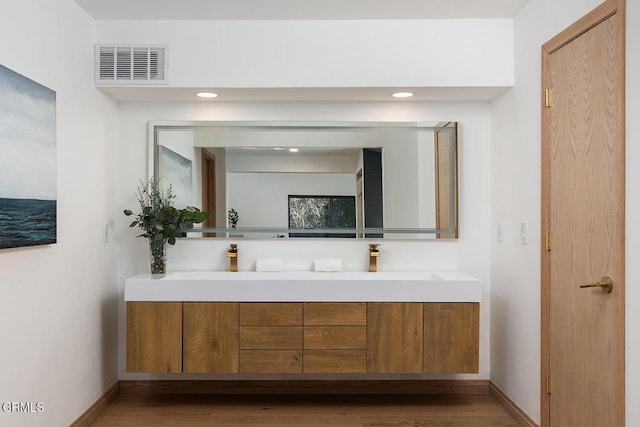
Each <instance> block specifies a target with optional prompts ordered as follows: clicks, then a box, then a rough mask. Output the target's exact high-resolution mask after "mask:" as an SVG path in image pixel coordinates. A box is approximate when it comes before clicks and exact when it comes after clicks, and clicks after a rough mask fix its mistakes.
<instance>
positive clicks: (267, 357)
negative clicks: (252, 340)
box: [240, 350, 302, 374]
mask: <svg viewBox="0 0 640 427" xmlns="http://www.w3.org/2000/svg"><path fill="white" fill-rule="evenodd" d="M301 372H302V350H240V373H243V374H264V373H281V374H295V373H301Z"/></svg>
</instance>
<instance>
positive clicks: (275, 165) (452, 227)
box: [149, 122, 458, 239]
mask: <svg viewBox="0 0 640 427" xmlns="http://www.w3.org/2000/svg"><path fill="white" fill-rule="evenodd" d="M457 131H458V127H457V123H456V122H441V123H428V124H425V123H417V122H411V123H409V122H332V123H324V122H322V123H321V122H305V123H298V122H179V123H177V122H171V123H169V122H153V123H150V135H152V136H151V138H150V156H149V158H150V170H151V171H152V176H154V177H157V178H159V179H160V180H161V181H162V182H163V183H164V185H167V184H168V183H169V182H171V183H172V185H174V188H176V183H177V184H178V185H180V188H181V189H183V190H181V191H180V193H181V197H182V193H184V198H185V200H184V202H181V203H187V204H192V205H195V206H198V207H201V208H203V209H204V210H207V211H208V212H209V213H210V215H209V217H210V219H209V220H208V222H207V223H205V224H204V228H203V229H202V230H201V232H202V233H204V236H205V237H229V234H230V233H233V234H234V235H242V236H244V237H245V238H275V237H289V236H290V235H291V233H293V236H296V237H297V235H298V234H299V233H298V232H296V231H291V230H290V229H291V226H290V223H289V220H290V217H289V211H288V196H289V195H331V196H349V197H351V198H352V200H353V204H354V215H353V221H352V223H350V224H351V226H350V227H349V228H348V229H347V228H339V227H336V226H332V227H330V228H333V230H329V231H326V230H323V231H320V229H316V230H318V231H317V232H315V233H314V229H309V230H308V231H305V237H306V236H307V235H309V237H310V236H311V235H314V234H315V237H319V236H320V235H324V236H327V235H330V237H336V236H334V235H343V237H345V236H348V237H351V238H353V237H354V236H355V237H359V238H362V237H365V238H381V237H384V238H392V239H394V238H399V239H407V238H411V239H415V238H420V239H438V238H444V239H451V238H457V236H458V232H457V215H458V212H457V191H458V180H457V150H458V138H457ZM167 153H169V154H168V156H169V157H172V160H173V163H172V165H173V166H168V165H169V164H170V162H169V161H168V160H167ZM176 165H177V166H176ZM170 167H172V169H171V168H170ZM187 169H190V171H187ZM178 170H182V171H184V173H183V174H180V173H179V171H178ZM189 172H190V175H189ZM190 181H191V189H190V190H191V191H189V188H188V187H189V182H190ZM187 198H188V199H189V200H186V199H187ZM232 208H233V209H234V210H235V211H237V212H238V223H237V228H235V229H233V230H231V229H229V228H228V225H227V212H228V211H229V210H230V209H232ZM334 231H335V233H334Z"/></svg>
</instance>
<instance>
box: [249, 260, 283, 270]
mask: <svg viewBox="0 0 640 427" xmlns="http://www.w3.org/2000/svg"><path fill="white" fill-rule="evenodd" d="M282 270H284V261H283V260H282V258H258V260H257V261H256V271H282Z"/></svg>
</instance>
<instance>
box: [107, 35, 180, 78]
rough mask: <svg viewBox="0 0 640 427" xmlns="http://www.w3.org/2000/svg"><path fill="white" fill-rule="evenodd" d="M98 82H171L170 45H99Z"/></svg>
mask: <svg viewBox="0 0 640 427" xmlns="http://www.w3.org/2000/svg"><path fill="white" fill-rule="evenodd" d="M95 56H96V60H95V83H96V84H97V85H163V84H168V83H169V81H168V80H167V70H168V68H169V63H168V47H167V46H157V45H154V46H139V45H129V46H126V45H105V44H97V45H96V47H95Z"/></svg>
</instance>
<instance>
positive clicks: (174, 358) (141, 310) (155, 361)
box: [127, 301, 182, 373]
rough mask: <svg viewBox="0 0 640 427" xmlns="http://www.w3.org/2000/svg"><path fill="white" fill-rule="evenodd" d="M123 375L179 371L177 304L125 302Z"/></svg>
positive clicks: (179, 336) (179, 348)
mask: <svg viewBox="0 0 640 427" xmlns="http://www.w3.org/2000/svg"><path fill="white" fill-rule="evenodd" d="M127 372H154V373H175V372H182V303H181V302H137V301H136V302H132V301H130V302H127Z"/></svg>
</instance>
